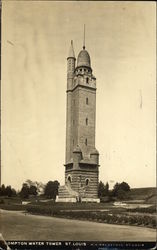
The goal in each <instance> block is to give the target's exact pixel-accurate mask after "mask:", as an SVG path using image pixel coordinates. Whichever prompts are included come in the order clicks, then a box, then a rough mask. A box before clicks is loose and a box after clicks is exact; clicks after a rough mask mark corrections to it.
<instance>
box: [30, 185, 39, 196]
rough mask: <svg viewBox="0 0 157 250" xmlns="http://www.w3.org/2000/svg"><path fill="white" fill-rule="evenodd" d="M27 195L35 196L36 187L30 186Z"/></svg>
mask: <svg viewBox="0 0 157 250" xmlns="http://www.w3.org/2000/svg"><path fill="white" fill-rule="evenodd" d="M29 194H30V195H37V187H36V186H30V188H29Z"/></svg>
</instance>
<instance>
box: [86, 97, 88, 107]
mask: <svg viewBox="0 0 157 250" xmlns="http://www.w3.org/2000/svg"><path fill="white" fill-rule="evenodd" d="M86 104H87V105H88V97H86Z"/></svg>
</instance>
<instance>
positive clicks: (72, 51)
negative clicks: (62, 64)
mask: <svg viewBox="0 0 157 250" xmlns="http://www.w3.org/2000/svg"><path fill="white" fill-rule="evenodd" d="M69 57H73V58H75V53H74V47H73V41H72V40H71V45H70V49H69V54H68V58H69Z"/></svg>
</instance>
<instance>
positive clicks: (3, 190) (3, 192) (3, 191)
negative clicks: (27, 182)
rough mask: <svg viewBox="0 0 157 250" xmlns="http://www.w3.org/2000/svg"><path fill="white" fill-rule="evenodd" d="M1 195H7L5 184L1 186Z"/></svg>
mask: <svg viewBox="0 0 157 250" xmlns="http://www.w3.org/2000/svg"><path fill="white" fill-rule="evenodd" d="M0 195H1V196H4V195H6V193H5V185H4V184H2V186H1V188H0Z"/></svg>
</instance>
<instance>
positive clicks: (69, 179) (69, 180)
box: [67, 175, 71, 183]
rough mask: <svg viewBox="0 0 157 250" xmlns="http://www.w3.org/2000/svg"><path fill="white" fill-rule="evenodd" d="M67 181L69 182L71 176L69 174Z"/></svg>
mask: <svg viewBox="0 0 157 250" xmlns="http://www.w3.org/2000/svg"><path fill="white" fill-rule="evenodd" d="M67 181H68V183H71V176H70V175H69V176H68V178H67Z"/></svg>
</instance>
